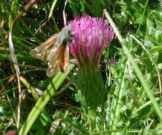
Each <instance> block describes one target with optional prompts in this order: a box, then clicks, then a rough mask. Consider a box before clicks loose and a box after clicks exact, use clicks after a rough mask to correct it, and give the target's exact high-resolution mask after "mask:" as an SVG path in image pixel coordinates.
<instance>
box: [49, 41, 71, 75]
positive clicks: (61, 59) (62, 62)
mask: <svg viewBox="0 0 162 135" xmlns="http://www.w3.org/2000/svg"><path fill="white" fill-rule="evenodd" d="M68 60H69V48H68V46H67V45H63V44H62V45H60V46H59V48H52V49H51V51H50V54H49V55H48V58H47V61H48V69H47V76H52V75H54V74H55V73H56V72H58V71H60V70H61V71H64V70H66V68H67V65H68Z"/></svg>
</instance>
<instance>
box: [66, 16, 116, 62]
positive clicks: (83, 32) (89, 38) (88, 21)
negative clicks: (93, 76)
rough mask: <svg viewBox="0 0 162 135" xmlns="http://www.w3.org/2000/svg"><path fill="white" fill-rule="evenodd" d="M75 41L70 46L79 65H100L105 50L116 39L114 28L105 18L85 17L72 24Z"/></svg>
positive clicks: (76, 19) (75, 20)
mask: <svg viewBox="0 0 162 135" xmlns="http://www.w3.org/2000/svg"><path fill="white" fill-rule="evenodd" d="M70 25H71V31H72V35H73V40H72V42H71V43H70V44H69V46H70V52H71V54H72V55H73V56H74V57H75V58H77V60H78V62H79V64H84V63H85V62H90V63H94V64H98V63H99V61H100V56H101V54H102V51H103V49H104V48H106V47H108V44H109V43H110V42H111V40H112V39H113V37H114V33H113V31H112V28H111V27H110V26H109V25H108V24H107V23H106V21H105V20H104V19H103V18H98V17H90V16H83V17H80V18H75V19H74V20H73V21H72V22H71V23H70Z"/></svg>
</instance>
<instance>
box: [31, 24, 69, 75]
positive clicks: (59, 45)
mask: <svg viewBox="0 0 162 135" xmlns="http://www.w3.org/2000/svg"><path fill="white" fill-rule="evenodd" d="M71 39H72V34H71V27H70V25H67V26H65V27H64V28H63V29H62V30H61V31H60V32H59V33H56V34H53V35H52V36H51V37H49V38H48V39H47V40H46V41H45V42H43V43H42V44H40V45H39V46H38V47H36V48H34V49H32V50H31V55H32V56H33V57H35V58H37V59H40V60H43V61H47V63H48V69H47V76H49V77H51V76H53V75H54V74H55V73H56V72H58V71H65V70H66V69H67V67H68V63H69V47H68V42H70V41H71Z"/></svg>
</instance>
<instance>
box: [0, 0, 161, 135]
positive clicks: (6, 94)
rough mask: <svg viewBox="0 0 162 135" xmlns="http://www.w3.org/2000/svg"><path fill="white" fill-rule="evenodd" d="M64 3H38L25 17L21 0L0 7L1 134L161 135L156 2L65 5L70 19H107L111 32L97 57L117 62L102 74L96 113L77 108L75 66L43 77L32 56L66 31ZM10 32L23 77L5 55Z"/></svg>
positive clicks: (137, 0) (94, 0) (70, 1)
mask: <svg viewBox="0 0 162 135" xmlns="http://www.w3.org/2000/svg"><path fill="white" fill-rule="evenodd" d="M26 2H27V1H26ZM64 2H65V1H59V0H52V1H45V0H40V1H38V2H37V3H35V4H34V5H32V6H31V7H30V8H29V9H28V10H27V11H26V13H25V14H23V8H24V6H25V4H26V3H25V0H24V1H20V0H13V1H7V0H4V1H0V134H5V133H6V132H7V130H9V129H13V130H16V131H17V134H19V135H26V134H29V135H46V134H49V135H72V134H80V135H85V134H89V135H117V134H123V135H125V134H126V135H136V134H137V135H143V134H144V135H161V134H162V123H161V122H162V107H161V106H162V97H161V95H162V82H161V79H162V75H161V72H162V71H161V70H162V66H161V65H162V9H161V7H160V0H159V1H158V0H155V1H153V0H150V1H149V0H146V1H143V0H115V1H107V0H101V1H99V0H89V1H86V0H80V1H79V2H78V1H77V0H68V3H67V5H66V8H65V12H66V14H67V21H70V20H72V19H73V17H74V16H79V15H85V14H89V15H91V16H100V17H102V16H104V17H105V19H107V20H108V22H109V23H110V25H111V26H112V27H113V30H114V32H115V34H116V38H115V39H114V40H113V42H112V43H111V45H110V47H109V48H108V49H106V50H105V51H104V53H103V56H102V58H103V60H106V61H107V60H111V59H112V58H114V57H115V63H107V64H106V65H105V69H104V71H102V72H103V73H104V78H105V81H104V84H105V88H106V90H107V100H106V103H105V104H104V105H103V107H99V108H98V109H97V111H96V112H95V114H94V113H93V112H91V111H89V112H86V111H85V110H84V108H83V107H82V106H81V104H80V102H79V101H80V99H81V95H80V91H79V89H78V87H77V84H76V83H75V82H76V81H75V79H76V78H77V76H78V75H79V73H78V69H77V67H74V66H72V68H73V69H72V70H70V71H69V72H67V73H58V74H57V75H56V76H54V77H52V78H48V77H47V76H46V68H47V64H46V63H45V62H42V61H39V60H37V59H34V58H32V56H31V55H30V53H29V52H30V50H31V49H32V48H34V47H36V46H37V45H39V44H40V43H41V42H43V41H45V40H46V39H47V38H48V37H49V36H50V35H52V34H53V33H56V32H58V31H59V30H60V29H61V28H62V27H63V24H64V21H63V18H62V13H63V9H64ZM104 9H105V10H104ZM108 13H109V14H108ZM18 16H19V17H18ZM17 17H18V18H17ZM15 18H17V19H15ZM11 31H12V41H13V45H14V49H15V56H16V59H17V62H18V68H19V70H20V78H18V77H17V76H16V70H15V66H14V64H13V62H12V60H13V57H12V58H11V56H10V50H9V44H8V33H9V32H11ZM70 66H71V65H70ZM18 79H20V87H19V85H18V81H17V80H18ZM85 81H86V80H85ZM92 85H96V83H95V82H94V84H92ZM54 87H55V89H54ZM38 91H39V92H40V93H43V95H41V94H39V93H38ZM92 93H93V90H92ZM18 111H19V112H18ZM94 119H95V120H94Z"/></svg>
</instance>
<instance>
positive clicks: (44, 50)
mask: <svg viewBox="0 0 162 135" xmlns="http://www.w3.org/2000/svg"><path fill="white" fill-rule="evenodd" d="M56 40H57V34H54V35H52V36H51V37H49V38H48V39H47V40H46V41H45V42H43V43H42V44H41V45H39V46H38V47H36V48H34V49H32V50H31V55H32V56H33V57H35V58H37V59H40V60H46V58H47V57H48V54H49V52H50V49H51V47H52V46H53V45H54V44H55V42H56Z"/></svg>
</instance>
